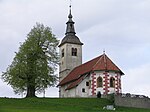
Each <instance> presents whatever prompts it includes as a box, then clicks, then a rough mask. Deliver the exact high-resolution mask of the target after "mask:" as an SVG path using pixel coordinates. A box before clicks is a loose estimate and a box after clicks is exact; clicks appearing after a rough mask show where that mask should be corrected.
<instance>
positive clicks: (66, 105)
mask: <svg viewBox="0 0 150 112" xmlns="http://www.w3.org/2000/svg"><path fill="white" fill-rule="evenodd" d="M107 104H111V102H110V101H109V100H107V99H97V98H67V99H65V98H25V99H8V98H0V112H107V111H108V110H103V109H102V108H103V107H104V106H106V105H107ZM109 112H110V111H109ZM116 112H150V110H148V109H135V108H123V107H118V108H117V109H116Z"/></svg>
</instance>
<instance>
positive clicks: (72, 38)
mask: <svg viewBox="0 0 150 112" xmlns="http://www.w3.org/2000/svg"><path fill="white" fill-rule="evenodd" d="M68 19H69V20H68V21H67V23H66V24H67V27H66V33H65V37H64V38H63V39H62V41H61V43H60V45H59V46H58V47H59V50H60V66H59V77H60V81H62V79H64V78H65V77H66V76H67V75H68V73H69V72H70V71H71V70H72V69H74V68H75V67H77V66H79V65H81V64H82V45H83V43H82V42H81V41H80V39H79V38H78V37H77V36H76V32H75V28H74V23H75V22H73V20H72V14H71V5H70V12H69V15H68Z"/></svg>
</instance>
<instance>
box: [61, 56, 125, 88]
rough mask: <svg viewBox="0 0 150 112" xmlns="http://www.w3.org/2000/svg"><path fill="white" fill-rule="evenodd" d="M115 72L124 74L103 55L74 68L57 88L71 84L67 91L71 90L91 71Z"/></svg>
mask: <svg viewBox="0 0 150 112" xmlns="http://www.w3.org/2000/svg"><path fill="white" fill-rule="evenodd" d="M97 70H98V71H115V72H120V73H121V75H124V73H123V72H122V71H121V70H120V69H119V68H118V67H117V66H116V65H115V64H114V63H113V62H112V61H111V60H110V59H109V58H108V56H107V55H106V54H105V53H104V54H103V55H101V56H99V57H96V58H94V59H92V60H90V61H88V62H86V63H84V64H82V65H79V66H77V67H76V68H74V69H73V70H72V71H71V72H70V73H69V74H68V75H67V76H66V77H65V78H64V79H63V80H62V81H61V82H60V83H59V85H58V86H62V85H65V84H67V83H71V84H70V85H69V86H68V88H67V89H71V88H73V87H75V86H77V85H78V84H79V83H80V82H81V81H82V80H81V79H82V78H83V75H85V74H87V73H89V72H92V71H97Z"/></svg>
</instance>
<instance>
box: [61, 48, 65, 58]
mask: <svg viewBox="0 0 150 112" xmlns="http://www.w3.org/2000/svg"><path fill="white" fill-rule="evenodd" d="M61 57H64V49H62V51H61Z"/></svg>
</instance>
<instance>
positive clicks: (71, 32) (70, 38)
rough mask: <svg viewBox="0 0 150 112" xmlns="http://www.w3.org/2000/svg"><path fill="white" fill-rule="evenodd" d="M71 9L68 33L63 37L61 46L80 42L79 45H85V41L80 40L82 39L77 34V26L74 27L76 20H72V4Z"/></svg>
mask: <svg viewBox="0 0 150 112" xmlns="http://www.w3.org/2000/svg"><path fill="white" fill-rule="evenodd" d="M69 7H70V11H69V15H68V18H69V20H68V22H67V23H66V24H67V27H66V33H65V37H64V38H63V39H62V41H61V43H60V45H59V46H58V47H60V46H62V45H63V44H65V43H71V44H78V45H83V43H82V42H81V41H80V39H79V38H78V37H77V36H76V32H75V28H74V22H73V20H72V14H71V4H70V6H69Z"/></svg>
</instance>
